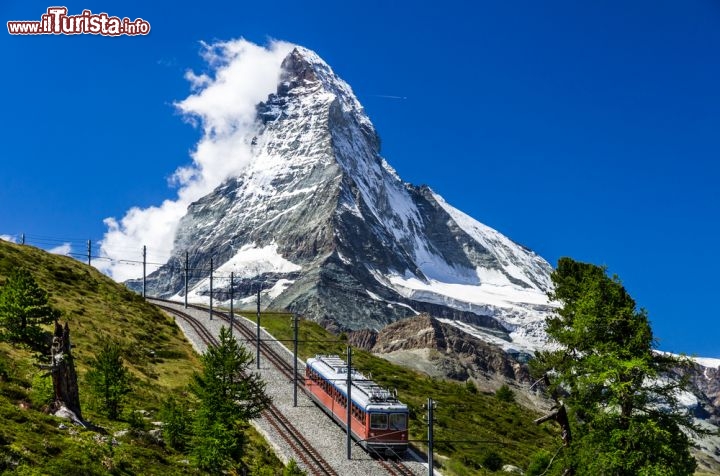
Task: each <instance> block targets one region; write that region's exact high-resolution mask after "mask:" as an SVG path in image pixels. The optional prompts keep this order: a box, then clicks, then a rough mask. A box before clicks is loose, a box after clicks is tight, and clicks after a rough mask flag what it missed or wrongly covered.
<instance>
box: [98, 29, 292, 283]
mask: <svg viewBox="0 0 720 476" xmlns="http://www.w3.org/2000/svg"><path fill="white" fill-rule="evenodd" d="M202 46H203V53H202V56H203V58H204V59H205V61H206V62H207V64H208V67H209V71H208V72H206V73H201V74H196V73H194V72H192V71H188V72H187V73H186V74H185V78H186V79H187V80H188V81H189V82H190V85H191V88H192V94H190V95H189V96H188V97H187V98H185V99H183V100H182V101H178V102H176V103H175V106H176V107H177V108H178V110H179V111H180V112H181V113H182V114H183V117H184V118H185V119H186V120H188V121H189V122H191V123H192V124H195V125H198V126H200V127H202V130H203V136H202V138H201V139H200V141H199V142H198V143H197V145H196V147H195V150H194V151H193V152H192V153H191V158H192V163H191V164H190V165H187V166H183V167H180V168H178V169H177V170H176V171H175V173H174V174H173V176H172V178H171V185H173V186H176V187H177V188H178V190H177V196H176V197H175V198H174V199H168V200H165V201H164V202H163V203H162V205H160V206H152V207H149V208H145V209H141V208H138V207H133V208H131V209H130V210H128V211H127V212H126V214H125V216H124V217H122V218H121V219H120V220H118V219H116V218H114V217H111V218H107V219H105V224H106V225H107V227H108V231H107V233H105V236H104V237H103V239H102V241H101V243H100V252H101V255H102V256H103V257H106V258H109V260H99V261H97V264H96V266H98V268H99V269H101V270H102V271H104V272H107V273H108V274H110V275H111V276H112V277H113V278H114V279H115V280H117V281H124V280H126V279H130V278H135V277H138V275H139V274H140V273H141V272H142V270H141V268H140V269H139V268H138V266H136V265H133V264H128V263H122V262H120V260H127V259H137V251H133V250H139V249H142V247H143V246H147V247H148V250H155V251H157V252H158V253H159V254H161V255H164V256H167V255H169V254H170V251H171V249H172V246H173V239H174V237H175V231H176V229H177V225H178V222H179V220H180V218H182V217H183V215H185V212H186V210H187V207H188V205H190V204H191V203H192V202H194V201H195V200H197V199H199V198H201V197H202V196H204V195H206V194H208V193H209V192H211V191H212V190H213V189H214V188H215V187H217V186H218V185H220V184H221V183H222V182H223V181H224V180H225V179H227V178H229V177H232V176H235V175H237V174H239V172H240V171H242V169H243V168H244V167H245V166H246V165H247V164H248V162H249V161H250V159H251V148H250V142H251V140H252V137H253V136H254V135H255V132H256V127H257V126H256V124H255V106H256V105H257V103H259V102H260V101H263V100H265V99H267V96H268V94H270V93H272V92H274V91H275V89H276V87H277V83H278V79H279V76H280V63H281V62H282V60H283V58H284V57H285V56H286V55H287V54H288V53H289V52H290V51H291V50H292V48H293V47H294V45H292V44H290V43H285V42H280V41H273V42H271V43H270V44H269V45H268V46H267V47H262V46H259V45H256V44H254V43H251V42H249V41H246V40H244V39H239V40H231V41H224V42H219V43H214V44H206V43H203V44H202ZM155 268H156V266H148V273H150V272H152V271H154V269H155Z"/></svg>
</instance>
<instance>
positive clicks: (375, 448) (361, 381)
mask: <svg viewBox="0 0 720 476" xmlns="http://www.w3.org/2000/svg"><path fill="white" fill-rule="evenodd" d="M347 372H348V366H347V364H346V363H345V361H344V360H342V359H341V358H340V357H338V356H337V355H318V356H315V357H314V358H310V359H308V360H307V363H306V367H305V387H306V389H307V390H308V393H309V395H310V397H311V398H312V399H313V400H314V401H315V403H317V404H318V405H319V406H320V408H322V409H323V410H324V411H325V413H327V414H328V415H330V416H331V417H332V418H333V419H334V420H335V421H336V422H337V423H338V424H339V425H340V426H342V427H343V428H344V429H346V423H347ZM351 381H352V389H351V392H350V398H351V399H352V402H351V414H352V419H351V422H352V424H351V425H350V426H351V430H352V431H351V435H352V437H353V439H355V440H356V441H357V442H358V443H359V444H360V445H361V446H362V447H363V448H365V449H366V450H368V451H370V452H371V453H374V452H379V453H385V454H397V453H402V452H404V451H405V450H407V446H408V408H407V405H405V404H404V403H401V402H400V401H398V399H397V396H396V395H394V394H393V393H391V392H390V391H388V390H386V389H384V388H382V387H380V386H379V385H377V384H376V383H375V382H373V381H372V380H370V379H368V378H367V377H365V376H364V375H363V374H361V373H360V372H358V371H357V370H355V369H352V375H351Z"/></svg>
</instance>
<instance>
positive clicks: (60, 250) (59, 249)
mask: <svg viewBox="0 0 720 476" xmlns="http://www.w3.org/2000/svg"><path fill="white" fill-rule="evenodd" d="M47 252H48V253H52V254H54V255H63V256H69V255H70V253H71V252H72V246H70V243H63V244H62V245H60V246H56V247H55V248H50V249H49V250H47Z"/></svg>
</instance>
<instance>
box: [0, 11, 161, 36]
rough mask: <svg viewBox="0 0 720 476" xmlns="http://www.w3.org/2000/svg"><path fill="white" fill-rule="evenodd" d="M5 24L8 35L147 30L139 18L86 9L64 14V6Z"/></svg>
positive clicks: (136, 32)
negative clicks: (30, 18)
mask: <svg viewBox="0 0 720 476" xmlns="http://www.w3.org/2000/svg"><path fill="white" fill-rule="evenodd" d="M7 27H8V33H10V34H11V35H80V34H90V35H105V36H120V35H128V36H135V35H147V34H148V33H150V23H148V22H146V21H145V20H143V19H142V18H137V19H135V20H132V21H130V19H129V18H122V19H120V18H118V17H111V16H108V14H107V13H93V12H91V11H90V10H83V12H82V13H81V14H80V15H68V14H67V8H66V7H50V8H48V9H47V13H45V14H43V15H42V17H40V21H9V22H7Z"/></svg>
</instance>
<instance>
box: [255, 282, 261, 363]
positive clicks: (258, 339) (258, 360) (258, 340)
mask: <svg viewBox="0 0 720 476" xmlns="http://www.w3.org/2000/svg"><path fill="white" fill-rule="evenodd" d="M256 343H257V345H256V347H255V362H256V363H257V368H258V369H259V368H260V285H259V284H258V290H257V341H256Z"/></svg>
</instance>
